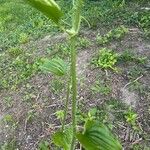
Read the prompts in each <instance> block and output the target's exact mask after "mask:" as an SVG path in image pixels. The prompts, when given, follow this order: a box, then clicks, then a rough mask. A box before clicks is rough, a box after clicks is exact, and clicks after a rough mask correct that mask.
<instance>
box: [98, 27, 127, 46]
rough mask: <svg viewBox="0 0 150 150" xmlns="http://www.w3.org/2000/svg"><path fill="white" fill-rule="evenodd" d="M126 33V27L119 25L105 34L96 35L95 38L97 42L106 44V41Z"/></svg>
mask: <svg viewBox="0 0 150 150" xmlns="http://www.w3.org/2000/svg"><path fill="white" fill-rule="evenodd" d="M126 33H128V29H127V28H125V27H124V26H120V27H118V28H116V29H113V30H111V31H109V32H108V33H107V34H105V35H103V36H100V35H97V37H96V40H97V43H98V44H100V45H104V44H107V43H108V42H111V41H112V40H117V39H120V38H122V37H123V36H124V35H125V34H126Z"/></svg>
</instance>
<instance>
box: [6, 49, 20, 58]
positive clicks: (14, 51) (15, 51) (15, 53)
mask: <svg viewBox="0 0 150 150" xmlns="http://www.w3.org/2000/svg"><path fill="white" fill-rule="evenodd" d="M22 52H23V51H22V50H21V49H20V48H18V47H12V48H10V49H8V53H9V55H10V56H12V57H17V56H19V55H20V54H22Z"/></svg>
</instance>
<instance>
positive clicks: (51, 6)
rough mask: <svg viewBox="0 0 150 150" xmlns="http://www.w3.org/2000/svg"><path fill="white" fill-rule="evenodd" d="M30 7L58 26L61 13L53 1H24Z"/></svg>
mask: <svg viewBox="0 0 150 150" xmlns="http://www.w3.org/2000/svg"><path fill="white" fill-rule="evenodd" d="M25 1H26V2H28V3H29V4H30V5H31V6H33V7H34V8H36V9H37V10H39V11H40V12H42V13H43V14H44V15H46V16H47V17H48V18H50V19H51V20H53V21H54V22H55V23H56V24H58V22H59V20H60V18H61V16H62V14H63V13H62V11H61V9H60V7H59V6H58V4H57V3H56V2H55V1H54V0H25Z"/></svg>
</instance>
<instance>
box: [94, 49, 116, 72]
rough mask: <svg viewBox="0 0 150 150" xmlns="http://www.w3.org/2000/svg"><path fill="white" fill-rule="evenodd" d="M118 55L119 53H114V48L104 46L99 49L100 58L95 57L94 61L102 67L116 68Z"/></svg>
mask: <svg viewBox="0 0 150 150" xmlns="http://www.w3.org/2000/svg"><path fill="white" fill-rule="evenodd" d="M117 57H118V54H116V53H114V52H113V51H112V50H110V49H107V48H103V49H101V50H100V51H99V55H98V58H96V59H93V61H92V62H93V63H94V64H95V65H96V66H97V67H101V68H102V69H112V70H116V68H115V64H116V63H117Z"/></svg>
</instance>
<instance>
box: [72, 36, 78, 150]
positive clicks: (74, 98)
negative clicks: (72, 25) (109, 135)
mask: <svg viewBox="0 0 150 150" xmlns="http://www.w3.org/2000/svg"><path fill="white" fill-rule="evenodd" d="M75 41H76V36H73V37H71V38H70V42H71V45H70V46H71V79H72V128H73V137H72V143H71V148H70V150H74V147H75V140H76V138H75V135H76V109H77V78H76V48H75Z"/></svg>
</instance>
